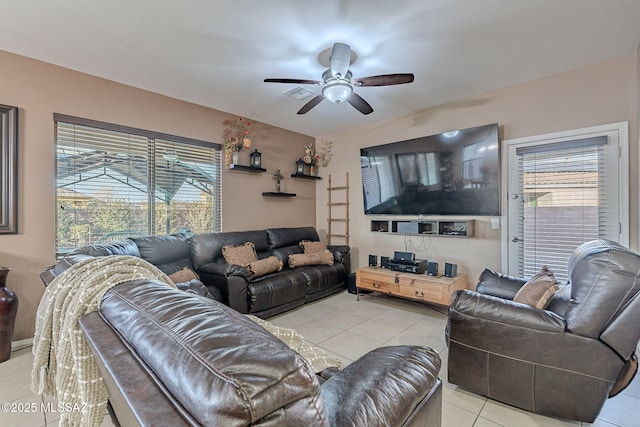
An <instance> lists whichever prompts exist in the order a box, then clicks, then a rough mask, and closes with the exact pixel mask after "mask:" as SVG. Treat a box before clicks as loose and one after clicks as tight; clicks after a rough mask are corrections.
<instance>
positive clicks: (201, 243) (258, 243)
mask: <svg viewBox="0 0 640 427" xmlns="http://www.w3.org/2000/svg"><path fill="white" fill-rule="evenodd" d="M190 242H191V246H190V248H191V260H192V262H193V266H194V267H195V269H196V270H201V269H202V267H203V266H205V265H206V264H208V263H210V262H212V261H216V260H218V259H220V258H222V248H223V247H224V246H238V245H243V244H245V243H246V242H252V243H253V244H254V246H255V248H256V251H257V252H264V251H267V250H269V241H268V239H267V232H266V231H265V230H255V231H230V232H227V233H202V234H197V235H195V236H192V237H191V238H190Z"/></svg>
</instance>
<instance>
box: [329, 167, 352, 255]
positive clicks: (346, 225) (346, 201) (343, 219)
mask: <svg viewBox="0 0 640 427" xmlns="http://www.w3.org/2000/svg"><path fill="white" fill-rule="evenodd" d="M327 191H328V192H329V199H328V202H327V206H328V208H329V216H328V217H327V222H328V233H327V240H328V242H329V244H331V240H332V238H333V237H341V238H343V239H344V240H345V242H344V243H345V245H348V244H349V172H347V177H346V184H345V185H344V186H339V187H334V186H333V185H332V183H331V175H329V186H328V187H327ZM334 191H344V192H345V198H344V201H343V202H342V201H341V202H334V201H333V198H332V193H333V192H334ZM334 206H344V207H345V210H344V212H345V214H344V217H338V218H335V217H334V212H333V207H334ZM334 222H344V234H334V232H333V227H332V225H333V223H334Z"/></svg>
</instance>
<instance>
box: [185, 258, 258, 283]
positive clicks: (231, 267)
mask: <svg viewBox="0 0 640 427" xmlns="http://www.w3.org/2000/svg"><path fill="white" fill-rule="evenodd" d="M200 272H205V273H207V274H215V275H218V276H224V277H228V276H241V277H246V278H248V279H249V278H251V272H250V271H249V270H248V269H246V268H244V267H242V266H241V265H236V264H226V263H224V262H210V263H207V264H205V265H203V266H202V267H201V268H200V269H199V270H198V271H197V273H198V274H199V273H200Z"/></svg>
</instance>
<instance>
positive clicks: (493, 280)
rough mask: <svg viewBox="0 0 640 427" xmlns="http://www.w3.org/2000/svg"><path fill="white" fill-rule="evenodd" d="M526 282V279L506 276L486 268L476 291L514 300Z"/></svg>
mask: <svg viewBox="0 0 640 427" xmlns="http://www.w3.org/2000/svg"><path fill="white" fill-rule="evenodd" d="M526 282H527V281H526V280H525V279H521V278H518V277H512V276H506V275H504V274H502V273H497V272H495V271H493V270H490V269H488V268H485V269H484V271H483V272H482V273H481V274H480V278H479V279H478V284H477V285H476V291H478V292H479V293H481V294H485V295H492V296H494V297H498V298H503V299H509V300H512V299H513V297H515V295H516V293H518V291H519V290H520V288H521V287H522V285H524V284H525V283H526Z"/></svg>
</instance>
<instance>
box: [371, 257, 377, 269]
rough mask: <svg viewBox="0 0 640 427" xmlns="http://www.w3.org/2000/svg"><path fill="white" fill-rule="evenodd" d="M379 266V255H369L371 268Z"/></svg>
mask: <svg viewBox="0 0 640 427" xmlns="http://www.w3.org/2000/svg"><path fill="white" fill-rule="evenodd" d="M377 265H378V255H369V267H376V266H377Z"/></svg>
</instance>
